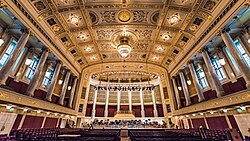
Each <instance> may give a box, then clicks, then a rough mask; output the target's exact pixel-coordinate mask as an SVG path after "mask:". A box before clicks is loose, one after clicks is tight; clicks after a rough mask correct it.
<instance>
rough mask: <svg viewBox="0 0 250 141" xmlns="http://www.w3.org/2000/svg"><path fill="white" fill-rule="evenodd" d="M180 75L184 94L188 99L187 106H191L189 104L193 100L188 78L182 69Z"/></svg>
mask: <svg viewBox="0 0 250 141" xmlns="http://www.w3.org/2000/svg"><path fill="white" fill-rule="evenodd" d="M179 75H180V78H181V85H182V89H183V93H184V96H185V99H186V106H189V105H191V100H190V95H189V91H188V87H187V83H186V79H185V77H184V74H183V72H182V70H180V72H179Z"/></svg>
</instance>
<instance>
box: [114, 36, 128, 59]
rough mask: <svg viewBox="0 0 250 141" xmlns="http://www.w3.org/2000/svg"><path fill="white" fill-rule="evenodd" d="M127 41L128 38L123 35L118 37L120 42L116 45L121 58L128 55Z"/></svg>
mask: <svg viewBox="0 0 250 141" xmlns="http://www.w3.org/2000/svg"><path fill="white" fill-rule="evenodd" d="M128 42H129V38H128V37H125V36H123V37H121V38H120V44H119V45H118V47H117V49H118V52H119V53H120V55H121V56H122V57H123V58H126V57H128V55H129V53H130V52H131V47H130V45H129V44H128Z"/></svg>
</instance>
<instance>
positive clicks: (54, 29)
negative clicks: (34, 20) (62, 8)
mask: <svg viewBox="0 0 250 141" xmlns="http://www.w3.org/2000/svg"><path fill="white" fill-rule="evenodd" d="M51 28H52V30H53V31H54V32H58V31H60V26H59V25H57V24H56V25H53V26H52V27H51Z"/></svg>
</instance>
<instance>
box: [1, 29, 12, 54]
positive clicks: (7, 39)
mask: <svg viewBox="0 0 250 141" xmlns="http://www.w3.org/2000/svg"><path fill="white" fill-rule="evenodd" d="M5 32H7V31H5ZM6 34H7V33H6ZM3 38H4V43H3V44H2V45H1V46H0V58H2V57H3V54H4V53H5V51H6V49H7V48H8V47H9V45H10V43H11V42H12V40H13V37H12V36H11V35H10V34H7V35H6V37H3Z"/></svg>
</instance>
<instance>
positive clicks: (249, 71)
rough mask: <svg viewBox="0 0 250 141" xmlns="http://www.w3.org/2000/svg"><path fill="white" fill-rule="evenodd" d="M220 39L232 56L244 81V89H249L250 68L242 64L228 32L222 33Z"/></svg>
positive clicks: (242, 61)
mask: <svg viewBox="0 0 250 141" xmlns="http://www.w3.org/2000/svg"><path fill="white" fill-rule="evenodd" d="M221 38H222V40H223V41H224V43H225V44H226V46H227V47H228V50H229V51H230V53H231V54H232V56H233V57H234V59H235V62H236V64H237V66H238V68H239V70H240V72H241V74H242V76H243V78H244V79H245V81H246V87H247V88H250V68H249V67H248V66H247V64H246V63H245V62H244V60H243V59H242V58H241V55H240V54H239V52H238V51H237V48H236V46H235V45H234V42H233V39H232V38H231V36H230V35H229V33H228V32H225V31H224V32H222V33H221Z"/></svg>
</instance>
